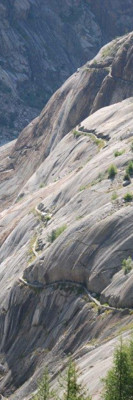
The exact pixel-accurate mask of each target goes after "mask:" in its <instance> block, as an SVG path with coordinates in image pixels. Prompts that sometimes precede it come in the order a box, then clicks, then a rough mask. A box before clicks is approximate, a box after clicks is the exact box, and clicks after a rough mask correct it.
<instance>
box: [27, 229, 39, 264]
mask: <svg viewBox="0 0 133 400" xmlns="http://www.w3.org/2000/svg"><path fill="white" fill-rule="evenodd" d="M36 238H37V235H36V233H35V234H34V235H33V237H32V238H31V240H30V243H29V250H28V256H29V260H28V262H29V263H31V262H33V261H34V260H35V258H36V256H35V254H34V252H33V246H34V244H35V242H36Z"/></svg>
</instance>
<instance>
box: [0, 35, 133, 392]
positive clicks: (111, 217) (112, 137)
mask: <svg viewBox="0 0 133 400" xmlns="http://www.w3.org/2000/svg"><path fill="white" fill-rule="evenodd" d="M131 42H132V34H129V35H128V36H125V37H123V38H121V39H117V40H115V41H113V43H111V46H110V51H109V52H108V50H107V47H105V48H103V49H102V50H101V51H100V53H99V54H98V55H97V57H96V60H92V61H91V62H90V63H89V64H87V65H86V66H84V67H83V68H82V69H81V70H80V71H79V72H77V73H76V74H75V75H73V76H72V77H71V78H69V80H68V81H67V82H66V83H65V84H64V85H63V86H62V87H61V89H59V91H58V92H56V93H55V95H54V96H53V97H52V98H51V100H50V101H49V103H48V105H47V106H46V107H45V108H44V110H43V111H42V113H41V114H40V116H39V117H38V118H36V119H35V120H34V121H33V122H32V123H31V124H30V125H29V126H28V127H27V128H26V129H25V130H24V131H23V132H22V133H21V135H20V137H19V139H18V140H17V141H14V142H13V143H10V144H8V145H5V146H3V147H1V148H0V160H1V165H0V171H1V186H0V196H1V197H0V199H1V203H0V206H1V213H0V246H1V248H0V262H1V264H0V365H2V366H3V375H2V377H1V380H0V392H1V394H2V395H3V396H5V397H7V398H8V399H10V400H29V399H30V395H31V393H32V392H33V391H34V390H35V389H36V382H37V380H38V378H39V377H40V376H41V374H42V373H43V370H44V368H45V367H46V366H48V367H49V369H50V373H51V375H52V382H53V385H54V386H55V388H56V390H57V379H56V378H57V373H58V372H59V371H60V370H61V368H62V367H63V369H64V368H65V366H66V362H67V356H68V354H69V353H70V352H71V353H72V356H73V357H74V358H75V359H76V362H77V363H78V365H79V368H81V372H82V373H81V376H82V379H84V382H85V384H87V387H88V386H89V389H90V392H91V394H92V395H93V399H94V400H100V392H101V382H100V381H99V375H102V376H105V374H106V371H107V369H108V368H109V367H110V365H111V362H112V350H113V346H114V344H115V343H116V340H117V339H116V338H115V339H114V340H111V339H112V338H113V337H114V336H117V335H118V334H119V332H120V329H121V328H122V327H123V326H124V329H125V327H126V329H127V330H128V329H129V328H131V326H132V325H131V324H132V309H133V296H132V293H133V290H132V288H133V270H131V271H130V272H129V273H128V274H126V275H125V274H124V271H123V269H122V261H123V259H127V258H128V257H129V256H130V257H131V258H133V248H132V241H133V201H132V198H130V200H131V201H130V202H126V201H125V200H124V196H125V195H126V194H127V193H128V192H129V193H131V194H132V193H133V178H132V176H131V177H130V185H128V187H125V186H123V181H124V180H123V178H124V176H125V171H126V168H127V165H128V163H129V161H131V160H132V158H133V153H132V142H133V129H132V128H133V96H132V97H130V98H128V92H126V99H123V97H124V96H125V89H124V90H123V91H122V90H121V86H119V81H118V83H117V85H118V86H117V88H116V86H114V85H113V87H112V89H111V93H113V96H114V98H115V96H117V103H115V104H112V94H111V96H110V99H109V100H106V101H105V105H106V102H107V104H108V102H109V104H110V105H108V106H106V107H104V108H100V109H99V110H97V111H96V112H93V113H92V114H91V115H89V114H90V113H91V112H92V110H93V104H94V103H95V100H96V95H97V91H98V90H99V88H100V87H101V85H102V84H103V79H104V77H105V75H108V79H109V80H110V79H112V78H111V76H110V69H109V68H112V63H114V62H115V59H116V60H117V61H118V59H119V54H120V55H121V54H123V51H124V50H123V49H124V48H125V47H126V48H128V45H129V43H130V44H131ZM105 50H106V52H105ZM124 54H125V58H126V62H125V61H124V63H125V65H127V64H128V63H127V57H128V55H127V54H128V52H127V53H126V52H124ZM114 55H115V59H114ZM120 57H121V56H120ZM129 58H130V57H129ZM123 60H124V58H123ZM116 64H117V62H116ZM118 64H119V63H118ZM130 68H131V64H130ZM130 68H129V73H130ZM94 77H96V79H95V81H94ZM105 80H106V77H105ZM105 86H106V85H105ZM107 93H108V92H107V88H106V91H105V94H106V96H107ZM131 95H132V86H131V85H130V96H131ZM118 100H119V102H118ZM93 111H94V110H93ZM88 115H89V116H88ZM84 118H85V119H84ZM75 125H76V127H75ZM116 151H117V153H118V156H117V157H116ZM111 164H114V165H115V166H116V167H117V174H116V176H115V177H114V179H111V178H109V172H108V168H109V167H110V165H111ZM45 213H46V214H45ZM44 217H45V218H44ZM46 218H47V219H46ZM58 228H59V229H58ZM59 233H60V235H59ZM53 238H54V239H55V240H53ZM84 286H85V287H86V288H88V290H89V294H88V292H87V289H86V290H85V289H84ZM94 293H95V297H98V299H99V301H100V303H99V302H98V300H97V298H96V299H93V298H92V295H93V294H94ZM90 295H91V297H90ZM94 300H95V301H94ZM105 302H107V303H108V307H110V306H113V307H114V309H110V308H108V309H106V307H107V306H106V305H105V304H104V303H105ZM102 304H103V306H102ZM99 307H100V308H99ZM107 310H108V312H106V311H107ZM125 336H127V334H126V335H125ZM106 342H107V343H106ZM94 346H95V348H94ZM86 348H88V351H86V352H85V349H86ZM105 356H106V358H105Z"/></svg>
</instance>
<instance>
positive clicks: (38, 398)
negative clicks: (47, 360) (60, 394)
mask: <svg viewBox="0 0 133 400" xmlns="http://www.w3.org/2000/svg"><path fill="white" fill-rule="evenodd" d="M49 382H50V378H49V374H48V371H47V369H46V370H45V372H44V375H43V377H42V379H41V380H40V382H39V384H38V393H37V394H36V395H35V396H33V397H32V400H50V399H53V398H54V392H53V391H52V390H50V385H49Z"/></svg>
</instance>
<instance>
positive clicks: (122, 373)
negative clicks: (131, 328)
mask: <svg viewBox="0 0 133 400" xmlns="http://www.w3.org/2000/svg"><path fill="white" fill-rule="evenodd" d="M103 382H104V389H103V399H104V400H133V343H131V342H130V344H129V346H127V345H125V344H123V342H122V339H121V341H120V344H119V346H118V347H117V349H116V350H115V353H114V361H113V367H112V368H111V369H110V371H109V372H108V373H107V376H106V378H105V379H104V380H103Z"/></svg>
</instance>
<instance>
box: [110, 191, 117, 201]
mask: <svg viewBox="0 0 133 400" xmlns="http://www.w3.org/2000/svg"><path fill="white" fill-rule="evenodd" d="M117 197H118V194H117V193H116V192H114V193H113V194H112V197H111V199H112V200H116V199H117Z"/></svg>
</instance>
